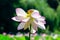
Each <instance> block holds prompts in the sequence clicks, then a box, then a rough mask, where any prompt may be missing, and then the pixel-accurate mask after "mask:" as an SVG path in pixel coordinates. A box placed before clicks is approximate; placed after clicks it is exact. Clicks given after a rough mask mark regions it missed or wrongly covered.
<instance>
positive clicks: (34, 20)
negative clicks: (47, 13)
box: [12, 8, 46, 31]
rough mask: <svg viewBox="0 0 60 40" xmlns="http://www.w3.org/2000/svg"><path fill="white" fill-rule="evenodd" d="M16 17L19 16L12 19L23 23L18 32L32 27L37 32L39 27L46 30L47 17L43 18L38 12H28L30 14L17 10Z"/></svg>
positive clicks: (31, 10) (32, 10)
mask: <svg viewBox="0 0 60 40" xmlns="http://www.w3.org/2000/svg"><path fill="white" fill-rule="evenodd" d="M16 15H17V16H15V17H13V18H12V19H13V20H15V21H17V22H21V23H20V24H19V25H18V28H17V29H18V30H20V29H23V28H24V29H27V28H29V27H30V25H31V26H32V28H33V30H35V31H36V30H37V27H39V28H41V29H45V26H44V24H46V22H45V17H43V16H41V15H40V14H39V11H38V10H35V9H30V10H28V12H25V11H24V10H23V9H21V8H17V9H16Z"/></svg>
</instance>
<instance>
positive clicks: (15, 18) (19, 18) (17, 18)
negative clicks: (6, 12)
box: [12, 16, 25, 22]
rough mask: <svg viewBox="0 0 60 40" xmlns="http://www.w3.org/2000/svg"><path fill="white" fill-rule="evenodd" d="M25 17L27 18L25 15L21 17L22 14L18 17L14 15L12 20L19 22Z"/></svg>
mask: <svg viewBox="0 0 60 40" xmlns="http://www.w3.org/2000/svg"><path fill="white" fill-rule="evenodd" d="M23 19H25V18H24V17H21V16H16V17H13V18H12V20H14V21H18V22H20V21H22V20H23Z"/></svg>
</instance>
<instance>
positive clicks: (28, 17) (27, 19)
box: [22, 17, 30, 22]
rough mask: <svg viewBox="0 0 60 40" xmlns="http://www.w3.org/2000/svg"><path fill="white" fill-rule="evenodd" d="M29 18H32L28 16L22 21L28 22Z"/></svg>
mask: <svg viewBox="0 0 60 40" xmlns="http://www.w3.org/2000/svg"><path fill="white" fill-rule="evenodd" d="M29 19H30V18H29V17H28V18H26V19H24V20H22V22H27V21H29Z"/></svg>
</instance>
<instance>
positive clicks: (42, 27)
mask: <svg viewBox="0 0 60 40" xmlns="http://www.w3.org/2000/svg"><path fill="white" fill-rule="evenodd" d="M34 23H36V24H37V25H38V27H39V28H41V29H44V30H45V26H44V24H43V23H41V22H38V21H36V20H34Z"/></svg>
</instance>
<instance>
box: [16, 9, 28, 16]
mask: <svg viewBox="0 0 60 40" xmlns="http://www.w3.org/2000/svg"><path fill="white" fill-rule="evenodd" d="M16 14H17V16H23V17H25V16H26V15H27V14H26V12H25V11H24V10H23V9H21V8H17V9H16Z"/></svg>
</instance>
